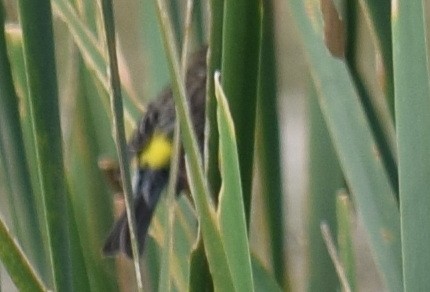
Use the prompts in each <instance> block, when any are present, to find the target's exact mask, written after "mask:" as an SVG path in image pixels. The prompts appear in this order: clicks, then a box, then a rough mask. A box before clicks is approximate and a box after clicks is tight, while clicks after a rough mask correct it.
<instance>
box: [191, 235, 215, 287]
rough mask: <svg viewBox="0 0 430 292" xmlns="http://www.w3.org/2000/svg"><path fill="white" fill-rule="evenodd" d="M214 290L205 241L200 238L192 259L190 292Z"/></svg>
mask: <svg viewBox="0 0 430 292" xmlns="http://www.w3.org/2000/svg"><path fill="white" fill-rule="evenodd" d="M211 290H213V284H212V279H211V277H210V271H209V267H208V260H207V258H206V254H205V247H204V245H203V239H202V238H201V237H199V238H198V239H197V244H196V246H195V247H194V249H193V251H192V253H191V258H190V283H189V287H188V291H189V292H201V291H211Z"/></svg>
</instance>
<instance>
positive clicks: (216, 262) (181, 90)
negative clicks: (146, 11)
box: [157, 0, 234, 291]
mask: <svg viewBox="0 0 430 292" xmlns="http://www.w3.org/2000/svg"><path fill="white" fill-rule="evenodd" d="M157 4H158V10H157V12H158V18H159V22H160V24H161V26H162V29H163V40H164V46H165V48H166V51H167V57H168V58H167V59H168V61H169V70H170V79H171V82H172V89H173V93H174V94H173V97H174V101H175V106H176V110H177V113H178V116H177V119H178V120H179V124H180V127H181V140H182V143H183V146H184V149H185V153H186V167H187V174H188V183H189V185H190V189H191V194H192V196H193V199H194V203H195V206H196V210H197V214H198V218H199V223H200V226H201V232H202V235H203V240H204V243H205V249H206V254H207V257H208V261H209V268H210V271H211V273H212V277H213V279H214V286H215V289H218V290H219V291H232V289H233V287H234V286H233V282H232V279H231V275H230V273H229V272H227V271H229V269H228V263H227V259H226V254H225V252H224V249H223V244H222V241H221V238H220V234H219V229H218V225H217V224H216V219H215V210H214V206H213V203H212V201H211V200H210V192H209V187H208V184H207V181H205V179H204V175H203V165H202V160H201V156H200V153H199V152H200V151H199V150H198V146H197V140H196V137H195V133H194V130H193V126H192V122H191V115H190V114H189V108H188V105H187V101H186V97H185V96H186V94H185V87H184V82H183V80H182V77H181V75H180V70H179V62H178V58H177V50H176V48H175V44H174V41H173V40H174V37H173V33H172V29H171V24H170V19H169V17H168V15H167V9H166V5H165V3H164V1H163V0H157Z"/></svg>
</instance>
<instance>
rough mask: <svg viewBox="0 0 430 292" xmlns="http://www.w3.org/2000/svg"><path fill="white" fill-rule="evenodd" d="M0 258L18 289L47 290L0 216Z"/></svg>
mask: <svg viewBox="0 0 430 292" xmlns="http://www.w3.org/2000/svg"><path fill="white" fill-rule="evenodd" d="M0 242H1V245H0V246H1V247H0V260H1V262H2V263H3V265H4V266H5V268H6V269H7V271H8V273H9V276H10V277H11V279H12V280H13V282H14V284H15V285H16V287H17V288H18V289H19V290H20V291H47V288H46V287H45V286H44V285H43V283H42V281H41V279H40V278H39V277H38V275H37V273H36V271H35V270H34V269H33V267H32V266H31V264H30V262H29V261H28V259H27V258H26V256H25V255H24V253H23V251H22V250H21V248H20V247H19V246H18V244H17V243H16V241H14V240H13V238H12V236H11V232H10V230H8V229H7V227H6V225H5V224H4V222H3V220H2V219H1V218H0Z"/></svg>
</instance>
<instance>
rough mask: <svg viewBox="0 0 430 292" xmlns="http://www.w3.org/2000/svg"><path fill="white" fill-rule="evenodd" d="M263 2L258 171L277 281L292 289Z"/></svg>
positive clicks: (268, 10) (271, 50)
mask: <svg viewBox="0 0 430 292" xmlns="http://www.w3.org/2000/svg"><path fill="white" fill-rule="evenodd" d="M262 3H263V16H262V18H263V19H262V36H261V38H262V39H261V48H260V50H261V52H260V72H259V83H258V100H257V124H258V125H259V127H258V129H259V131H260V132H259V134H260V135H261V136H260V141H257V144H258V146H259V147H257V153H258V154H257V157H259V172H258V173H259V174H260V175H261V180H262V182H263V183H262V184H261V188H262V196H263V200H264V205H265V206H264V210H265V212H264V214H265V217H266V218H267V220H268V225H269V236H270V243H269V245H270V250H271V262H272V267H273V271H274V273H275V276H276V280H277V281H278V283H279V284H280V285H281V286H282V287H284V289H285V290H287V291H288V290H289V283H288V278H287V276H286V275H287V273H286V267H285V266H286V265H285V263H286V256H285V252H284V248H285V247H286V242H285V228H284V227H285V224H284V210H283V209H284V206H285V205H284V203H283V192H282V179H281V177H282V170H281V160H282V159H281V150H280V142H279V133H280V131H279V125H278V117H279V116H278V102H277V97H278V96H277V93H278V84H277V80H276V78H277V66H276V56H275V36H274V34H275V28H274V21H275V19H274V18H275V8H274V5H275V3H274V1H273V0H265V1H263V2H262Z"/></svg>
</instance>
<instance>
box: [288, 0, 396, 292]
mask: <svg viewBox="0 0 430 292" xmlns="http://www.w3.org/2000/svg"><path fill="white" fill-rule="evenodd" d="M309 3H310V2H309ZM309 3H308V4H309ZM290 5H291V8H292V10H293V12H294V16H295V19H296V21H297V23H298V27H299V32H300V34H301V37H302V39H303V41H304V47H305V49H306V52H307V55H308V59H309V64H310V69H311V73H312V77H313V79H314V82H315V85H316V88H317V91H318V95H319V103H320V106H321V109H322V112H323V115H324V118H325V121H326V123H327V127H328V129H329V133H330V135H331V137H332V141H333V144H334V146H335V149H336V152H337V155H338V157H339V162H340V165H341V167H342V170H343V172H344V175H345V178H346V181H347V183H348V187H349V188H350V190H351V193H352V195H353V196H354V199H355V202H356V204H357V208H358V213H359V214H360V218H361V220H363V222H364V227H365V229H366V231H367V234H368V236H369V242H370V246H371V249H372V250H373V255H374V256H375V262H376V263H377V265H378V267H379V269H380V271H381V274H382V276H383V279H384V280H385V284H386V286H387V288H388V289H389V290H390V291H400V290H401V289H402V287H403V283H402V262H401V247H400V214H399V210H398V207H397V202H396V200H395V196H394V193H393V189H392V187H391V183H390V181H389V179H388V176H387V173H386V172H385V169H384V167H383V165H382V163H381V161H380V159H379V158H378V154H377V148H376V147H375V145H376V144H375V140H374V138H373V136H372V132H371V130H370V127H369V124H368V121H367V120H366V117H365V114H364V111H363V109H362V107H361V104H360V102H359V100H358V96H357V93H356V90H355V88H354V86H353V83H352V80H351V78H350V76H349V73H348V71H347V69H346V67H345V64H344V63H343V62H342V61H341V60H339V59H335V58H334V57H332V56H331V55H330V54H329V52H328V51H327V49H326V47H325V45H324V42H323V37H322V23H321V15H320V9H319V3H317V2H315V3H314V2H312V4H309V5H307V6H306V7H305V3H304V2H302V1H299V0H293V1H291V2H290Z"/></svg>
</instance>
